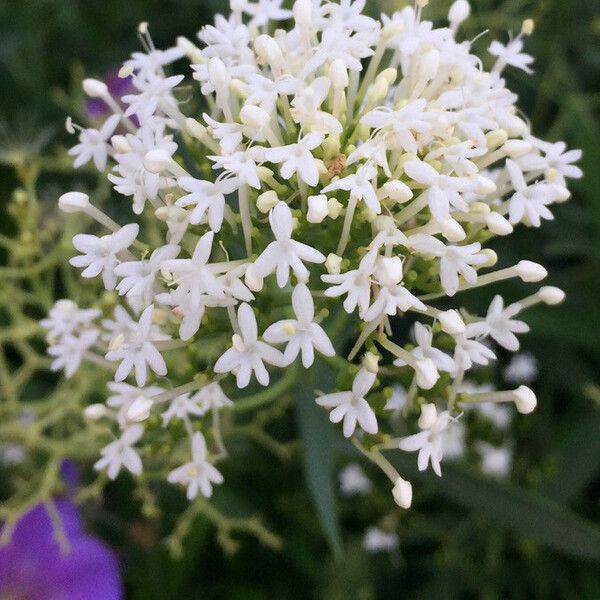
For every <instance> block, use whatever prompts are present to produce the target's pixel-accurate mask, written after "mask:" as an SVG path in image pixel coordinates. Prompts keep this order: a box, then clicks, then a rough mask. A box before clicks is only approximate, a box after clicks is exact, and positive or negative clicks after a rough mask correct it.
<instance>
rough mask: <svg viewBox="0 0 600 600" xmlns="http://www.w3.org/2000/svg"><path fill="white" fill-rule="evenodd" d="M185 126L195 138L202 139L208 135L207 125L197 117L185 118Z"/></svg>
mask: <svg viewBox="0 0 600 600" xmlns="http://www.w3.org/2000/svg"><path fill="white" fill-rule="evenodd" d="M185 128H186V131H187V132H188V133H189V134H190V135H191V136H192V137H194V138H196V139H198V140H200V139H202V138H203V137H204V136H205V135H206V133H207V132H206V127H205V126H204V125H202V123H200V122H199V121H196V119H192V117H188V118H187V119H186V120H185Z"/></svg>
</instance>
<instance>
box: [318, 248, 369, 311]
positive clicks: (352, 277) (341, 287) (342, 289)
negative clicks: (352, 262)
mask: <svg viewBox="0 0 600 600" xmlns="http://www.w3.org/2000/svg"><path fill="white" fill-rule="evenodd" d="M376 258H377V254H376V253H375V252H373V251H371V252H368V253H367V254H365V256H364V257H363V258H362V259H361V261H360V264H359V265H358V269H353V270H352V271H346V272H345V273H340V274H338V275H335V274H332V275H321V279H322V280H323V281H324V282H325V283H333V284H334V285H333V286H332V287H329V288H327V289H326V290H325V295H326V296H327V297H328V298H337V297H338V296H342V295H344V294H347V296H346V299H345V300H344V305H343V306H344V310H345V311H346V312H347V313H352V312H353V311H354V309H355V308H356V307H357V306H358V314H359V316H361V317H362V316H363V315H364V314H365V313H366V311H367V309H368V308H369V303H370V301H371V275H372V274H373V269H374V268H375V259H376Z"/></svg>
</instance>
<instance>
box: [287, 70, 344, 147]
mask: <svg viewBox="0 0 600 600" xmlns="http://www.w3.org/2000/svg"><path fill="white" fill-rule="evenodd" d="M330 87H331V80H330V79H329V78H328V77H317V78H316V79H315V80H314V81H312V82H311V84H310V85H309V86H307V87H305V88H302V89H301V90H299V91H298V92H297V93H296V95H295V96H294V99H293V100H292V102H291V105H292V108H291V109H290V112H291V114H292V117H293V118H294V121H295V122H296V123H300V124H301V125H302V129H303V130H304V131H309V132H313V133H319V134H322V135H339V134H340V133H342V130H343V128H342V125H341V124H340V122H339V121H338V120H337V119H336V118H335V117H334V116H333V115H331V114H329V113H327V112H325V111H322V110H319V109H320V108H321V104H323V102H324V101H325V99H326V98H327V94H328V93H329V88H330Z"/></svg>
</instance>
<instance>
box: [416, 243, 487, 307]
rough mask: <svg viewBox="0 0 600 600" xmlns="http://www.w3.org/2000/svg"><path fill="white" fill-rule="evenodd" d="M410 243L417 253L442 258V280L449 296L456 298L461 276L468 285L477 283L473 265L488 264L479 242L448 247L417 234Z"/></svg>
mask: <svg viewBox="0 0 600 600" xmlns="http://www.w3.org/2000/svg"><path fill="white" fill-rule="evenodd" d="M409 243H410V245H411V247H412V248H414V249H415V250H417V252H421V253H423V254H425V255H431V256H439V257H440V280H441V283H442V287H443V288H444V290H445V291H446V294H447V295H448V296H454V294H456V292H457V291H458V285H459V281H458V275H459V274H460V275H462V276H463V277H464V278H465V280H466V281H467V282H468V283H471V284H473V283H476V282H477V271H476V270H475V269H474V268H473V266H472V265H474V266H477V265H483V264H485V263H486V262H488V257H487V256H486V255H485V254H480V250H481V244H480V243H478V242H476V243H474V244H467V245H466V246H446V245H445V244H444V242H442V241H440V240H438V239H437V238H434V237H433V236H431V235H427V234H423V233H417V234H415V235H411V236H410V237H409Z"/></svg>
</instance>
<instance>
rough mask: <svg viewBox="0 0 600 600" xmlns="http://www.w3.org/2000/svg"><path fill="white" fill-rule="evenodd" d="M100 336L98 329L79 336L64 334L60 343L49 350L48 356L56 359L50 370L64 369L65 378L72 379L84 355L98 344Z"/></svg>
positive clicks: (89, 330) (84, 332)
mask: <svg viewBox="0 0 600 600" xmlns="http://www.w3.org/2000/svg"><path fill="white" fill-rule="evenodd" d="M98 335H99V332H98V330H97V329H88V330H86V331H83V332H81V333H80V334H79V335H77V336H76V335H73V334H71V333H66V334H64V335H63V336H62V337H61V338H60V341H59V342H58V343H56V344H54V345H53V346H50V347H49V348H48V354H49V355H50V356H53V357H54V360H53V361H52V363H51V365H50V369H51V370H52V371H58V370H60V369H64V371H65V377H67V379H68V378H69V377H71V376H72V375H73V374H74V373H75V371H77V369H78V368H79V365H80V364H81V359H82V358H83V356H84V354H85V353H86V352H87V351H88V350H89V349H90V348H91V347H92V346H93V345H94V344H95V343H96V340H97V339H98Z"/></svg>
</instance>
